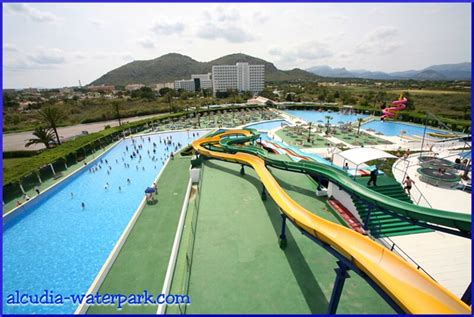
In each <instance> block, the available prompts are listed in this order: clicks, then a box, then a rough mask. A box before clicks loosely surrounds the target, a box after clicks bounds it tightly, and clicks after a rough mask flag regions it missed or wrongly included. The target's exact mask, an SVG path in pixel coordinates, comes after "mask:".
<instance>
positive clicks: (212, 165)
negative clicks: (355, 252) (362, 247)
mask: <svg viewBox="0 0 474 317" xmlns="http://www.w3.org/2000/svg"><path fill="white" fill-rule="evenodd" d="M239 171H240V165H237V164H232V163H226V162H221V161H216V160H211V161H206V162H205V163H204V171H203V179H202V185H201V186H202V187H201V193H200V195H201V197H200V204H199V216H198V224H197V234H196V240H195V247H194V257H193V264H192V269H191V278H190V286H189V296H190V299H191V304H190V305H189V306H188V307H187V313H191V314H193V313H194V314H198V313H306V314H308V313H313V314H315V313H325V311H326V309H327V305H328V299H329V298H330V295H331V292H332V286H333V283H334V280H335V273H334V268H335V267H336V259H335V258H334V257H333V256H331V255H330V254H329V253H327V252H326V251H325V250H324V249H323V248H321V247H320V246H318V245H317V244H315V243H314V242H312V241H311V240H310V239H308V238H306V237H305V236H303V235H302V234H301V233H300V232H299V230H298V229H296V228H295V227H294V226H293V225H292V224H288V227H287V239H288V246H287V248H286V249H285V250H284V251H283V250H282V249H280V248H279V246H278V235H279V233H280V226H281V218H280V212H279V208H278V206H277V205H276V204H275V203H274V202H273V200H272V199H271V198H270V197H269V198H268V199H267V200H266V201H262V200H261V198H260V197H261V196H260V192H261V183H260V181H259V180H258V178H257V176H256V174H255V173H254V171H253V170H252V169H250V168H245V175H244V176H242V175H240V173H239ZM272 173H273V174H274V175H275V176H276V178H277V180H278V181H279V183H280V184H281V186H282V187H283V188H284V189H285V190H286V191H287V192H288V194H289V195H290V196H291V197H292V198H294V199H295V200H296V201H298V203H300V204H301V205H302V206H304V207H305V208H308V209H310V210H312V211H313V212H315V213H316V214H317V215H319V216H321V217H323V218H325V219H329V220H331V221H334V222H338V220H337V219H336V217H335V216H334V215H333V214H332V212H331V211H330V210H329V207H328V205H327V204H326V202H325V199H321V198H318V197H316V196H315V194H314V192H315V188H316V185H315V184H314V183H313V182H312V181H311V180H310V179H309V178H308V177H307V176H306V175H303V174H298V173H291V172H287V171H281V170H274V169H273V170H272ZM337 312H338V313H346V314H347V313H366V314H367V313H393V311H392V309H391V308H390V307H389V306H388V305H387V304H386V303H385V302H384V301H383V299H382V298H381V297H380V296H379V295H377V294H376V293H375V291H374V290H373V289H372V288H371V287H370V286H369V285H368V284H366V283H365V282H364V281H363V280H362V279H361V278H360V277H359V276H357V275H356V274H351V278H350V279H348V280H347V281H346V285H345V287H344V290H343V294H342V297H341V302H340V304H339V308H338V311H337Z"/></svg>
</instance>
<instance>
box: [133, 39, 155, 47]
mask: <svg viewBox="0 0 474 317" xmlns="http://www.w3.org/2000/svg"><path fill="white" fill-rule="evenodd" d="M137 42H138V44H140V45H141V46H143V47H144V48H155V42H154V41H153V40H152V39H150V38H149V37H144V38H141V39H138V40H137Z"/></svg>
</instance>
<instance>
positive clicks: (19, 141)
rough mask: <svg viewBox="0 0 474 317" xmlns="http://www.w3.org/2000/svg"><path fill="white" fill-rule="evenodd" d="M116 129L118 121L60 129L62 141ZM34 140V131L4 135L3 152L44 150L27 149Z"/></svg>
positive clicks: (36, 148)
mask: <svg viewBox="0 0 474 317" xmlns="http://www.w3.org/2000/svg"><path fill="white" fill-rule="evenodd" d="M158 115H162V114H153V115H148V116H140V117H131V118H124V119H123V120H122V122H124V123H125V122H134V121H138V120H143V119H147V118H151V117H156V116H158ZM107 125H109V126H111V127H115V126H118V121H117V120H109V121H101V122H94V123H85V124H77V125H72V126H69V127H62V128H58V133H59V137H60V138H61V139H62V138H64V139H67V138H70V137H73V136H76V135H79V134H81V133H82V131H87V132H89V133H93V132H98V131H102V130H104V127H105V126H107ZM31 138H33V134H32V131H25V132H14V133H4V134H3V151H17V150H23V151H24V150H27V151H28V150H31V151H32V150H41V149H43V148H44V145H42V144H36V145H31V146H29V147H25V144H26V141H27V140H28V139H31Z"/></svg>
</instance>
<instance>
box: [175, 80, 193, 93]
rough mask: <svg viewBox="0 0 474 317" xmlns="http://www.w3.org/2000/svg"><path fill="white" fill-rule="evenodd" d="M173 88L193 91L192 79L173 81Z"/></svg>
mask: <svg viewBox="0 0 474 317" xmlns="http://www.w3.org/2000/svg"><path fill="white" fill-rule="evenodd" d="M174 89H176V90H178V89H184V90H185V91H195V90H196V87H195V85H194V79H181V80H175V81H174Z"/></svg>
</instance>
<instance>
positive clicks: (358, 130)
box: [357, 118, 364, 134]
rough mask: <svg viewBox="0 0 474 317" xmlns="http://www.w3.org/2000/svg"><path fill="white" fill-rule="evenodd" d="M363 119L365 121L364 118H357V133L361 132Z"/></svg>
mask: <svg viewBox="0 0 474 317" xmlns="http://www.w3.org/2000/svg"><path fill="white" fill-rule="evenodd" d="M362 121H364V118H357V122H358V123H359V125H358V126H357V134H360V125H361V124H362Z"/></svg>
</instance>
